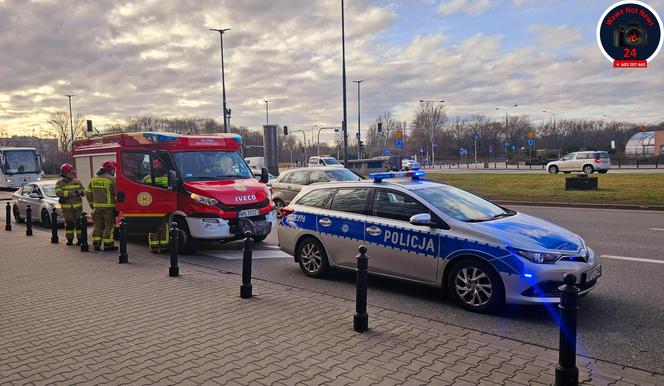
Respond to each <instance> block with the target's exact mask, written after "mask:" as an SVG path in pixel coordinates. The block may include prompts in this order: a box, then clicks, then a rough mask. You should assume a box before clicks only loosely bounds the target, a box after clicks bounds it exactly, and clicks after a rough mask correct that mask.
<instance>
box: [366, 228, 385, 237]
mask: <svg viewBox="0 0 664 386" xmlns="http://www.w3.org/2000/svg"><path fill="white" fill-rule="evenodd" d="M367 233H369V234H370V235H372V236H379V235H380V234H381V233H382V231H381V229H380V228H378V227H377V226H370V227H369V228H367Z"/></svg>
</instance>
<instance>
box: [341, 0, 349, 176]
mask: <svg viewBox="0 0 664 386" xmlns="http://www.w3.org/2000/svg"><path fill="white" fill-rule="evenodd" d="M341 78H342V81H341V82H342V86H343V99H344V100H343V105H344V120H343V122H342V130H343V136H344V165H348V109H347V108H348V106H347V105H346V32H345V26H344V0H341Z"/></svg>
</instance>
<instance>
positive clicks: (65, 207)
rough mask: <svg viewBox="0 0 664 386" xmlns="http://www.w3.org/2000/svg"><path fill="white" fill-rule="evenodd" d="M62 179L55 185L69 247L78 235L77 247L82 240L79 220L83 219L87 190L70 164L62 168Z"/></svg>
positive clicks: (63, 165)
mask: <svg viewBox="0 0 664 386" xmlns="http://www.w3.org/2000/svg"><path fill="white" fill-rule="evenodd" d="M60 177H62V178H60V179H59V180H58V182H56V183H55V194H56V195H57V196H58V197H60V200H59V202H60V206H61V207H62V214H63V216H64V218H65V237H66V238H67V245H72V244H73V243H74V233H76V240H77V243H76V244H77V245H78V244H80V240H81V228H80V227H79V225H78V219H79V218H80V217H81V210H82V206H83V199H82V197H85V189H83V185H82V184H81V181H79V180H77V179H76V170H74V167H73V166H71V165H70V164H62V166H60Z"/></svg>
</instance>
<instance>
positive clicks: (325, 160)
mask: <svg viewBox="0 0 664 386" xmlns="http://www.w3.org/2000/svg"><path fill="white" fill-rule="evenodd" d="M318 166H332V167H335V168H342V167H344V165H343V164H342V163H341V162H339V161H337V159H336V158H334V157H309V167H318Z"/></svg>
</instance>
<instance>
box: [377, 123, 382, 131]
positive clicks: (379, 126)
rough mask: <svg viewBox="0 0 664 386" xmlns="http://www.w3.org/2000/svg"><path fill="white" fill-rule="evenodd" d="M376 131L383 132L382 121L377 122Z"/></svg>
mask: <svg viewBox="0 0 664 386" xmlns="http://www.w3.org/2000/svg"><path fill="white" fill-rule="evenodd" d="M378 132H379V133H382V132H383V122H378Z"/></svg>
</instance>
